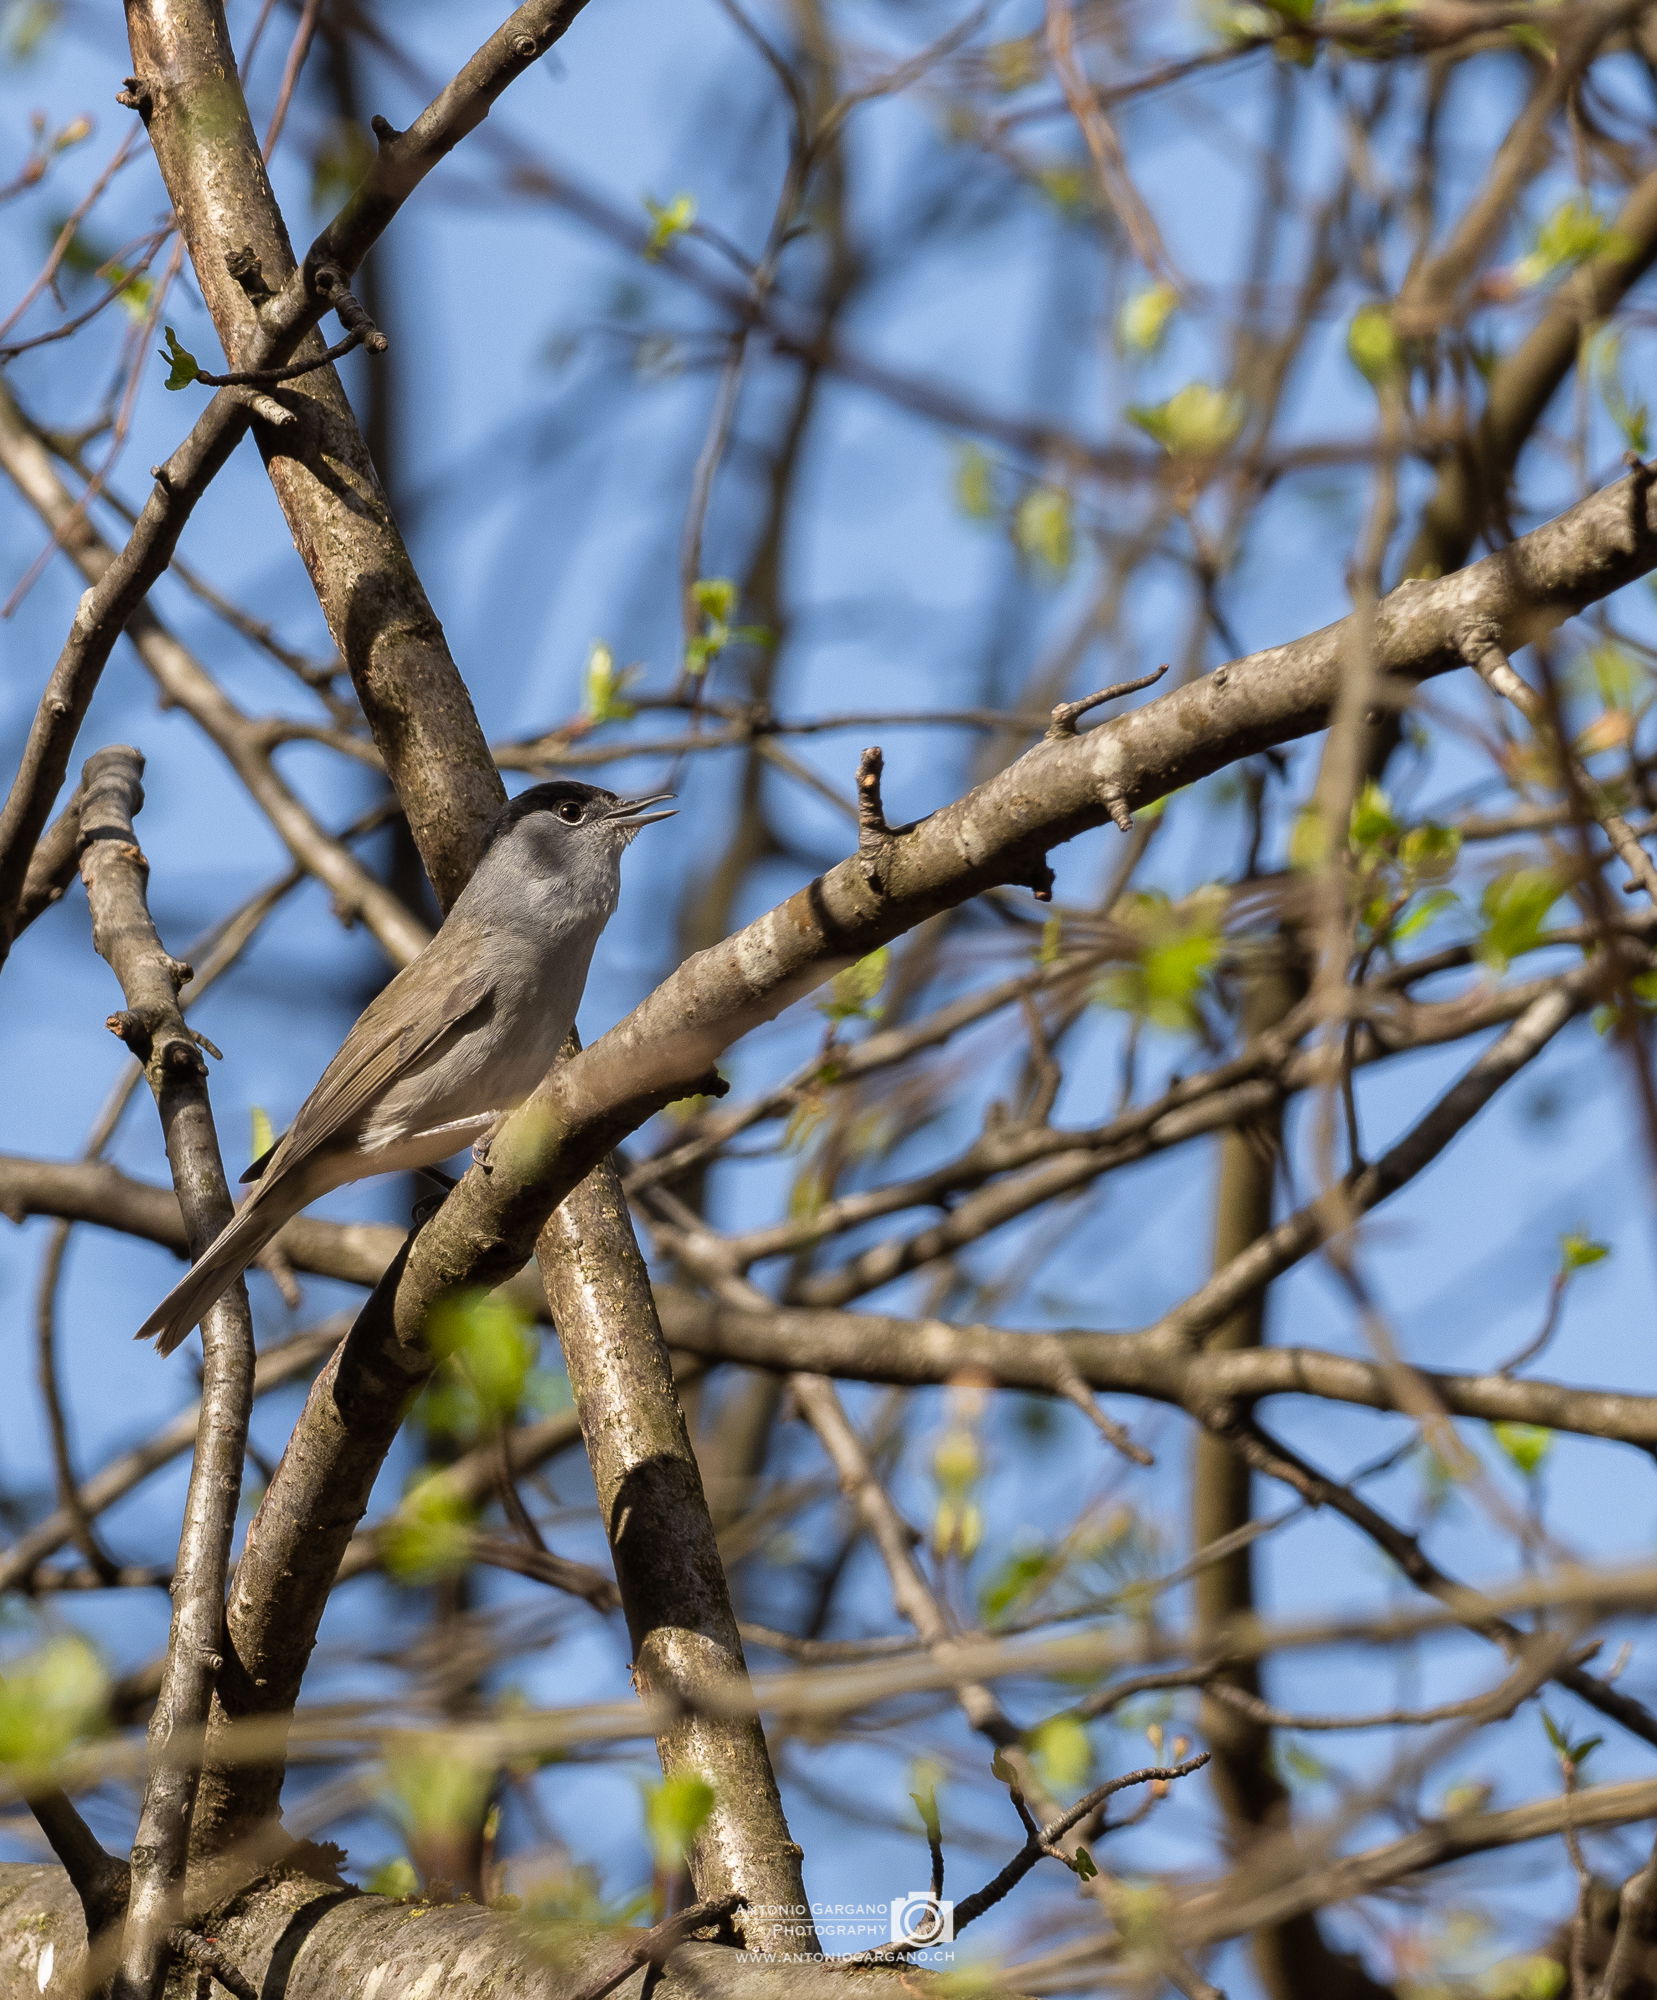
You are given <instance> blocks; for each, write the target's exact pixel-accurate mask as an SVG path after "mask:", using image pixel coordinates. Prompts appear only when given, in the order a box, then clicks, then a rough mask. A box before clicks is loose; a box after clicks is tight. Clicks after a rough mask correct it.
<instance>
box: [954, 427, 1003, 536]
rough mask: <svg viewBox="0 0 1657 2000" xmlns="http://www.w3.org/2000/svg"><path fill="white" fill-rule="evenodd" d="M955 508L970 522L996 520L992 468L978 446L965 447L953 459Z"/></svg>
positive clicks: (986, 456)
mask: <svg viewBox="0 0 1657 2000" xmlns="http://www.w3.org/2000/svg"><path fill="white" fill-rule="evenodd" d="M955 504H956V506H957V507H959V508H960V510H961V512H962V513H963V514H965V515H966V517H967V519H968V520H969V521H993V520H994V519H995V464H994V461H993V460H992V459H991V457H990V455H989V453H988V452H987V451H985V450H984V449H983V447H982V446H981V445H976V444H964V445H962V447H961V449H960V450H959V451H958V452H957V453H956V455H955Z"/></svg>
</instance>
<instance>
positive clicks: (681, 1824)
mask: <svg viewBox="0 0 1657 2000" xmlns="http://www.w3.org/2000/svg"><path fill="white" fill-rule="evenodd" d="M713 1808H714V1789H713V1786H712V1785H710V1784H709V1783H708V1781H707V1779H706V1778H702V1777H698V1776H697V1775H696V1773H695V1772H694V1771H675V1772H674V1773H673V1775H672V1776H671V1777H669V1778H664V1779H663V1780H662V1782H661V1783H660V1784H659V1785H647V1786H646V1787H645V1794H644V1827H645V1833H646V1835H647V1837H648V1839H649V1841H650V1851H651V1853H652V1854H653V1855H654V1856H655V1858H656V1865H657V1867H658V1868H661V1869H663V1870H667V1869H671V1868H678V1867H679V1866H681V1864H682V1863H683V1862H684V1860H685V1858H686V1856H687V1855H688V1854H689V1853H690V1850H691V1848H692V1846H693V1845H694V1844H695V1841H696V1836H697V1835H698V1834H699V1833H700V1832H701V1831H702V1829H703V1827H704V1826H706V1825H707V1823H708V1816H709V1814H710V1813H712V1811H713Z"/></svg>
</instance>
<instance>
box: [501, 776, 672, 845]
mask: <svg viewBox="0 0 1657 2000" xmlns="http://www.w3.org/2000/svg"><path fill="white" fill-rule="evenodd" d="M672 797H673V794H672V793H671V792H652V793H651V794H650V795H649V797H648V798H642V799H624V798H619V797H618V796H617V795H616V794H615V793H614V792H607V791H605V789H604V787H603V786H602V785H584V784H582V783H581V782H580V780H579V779H576V778H554V779H552V780H551V781H550V782H549V783H547V784H544V785H531V786H530V788H529V789H528V791H526V792H520V793H519V794H518V796H517V797H516V798H515V799H510V800H509V801H508V802H507V803H506V804H505V805H504V806H503V807H502V808H501V810H500V813H499V815H498V817H497V818H496V820H495V824H494V825H493V826H492V827H491V828H490V829H489V840H488V843H487V845H488V846H490V847H493V846H494V844H495V842H496V841H497V840H499V839H500V838H501V837H502V835H503V834H507V833H510V832H511V831H512V829H513V828H514V827H515V826H519V825H521V824H522V823H523V821H525V820H527V819H534V818H538V817H539V816H540V815H542V814H545V815H546V816H547V818H548V819H549V820H550V821H552V822H554V823H556V824H558V825H560V826H567V827H569V828H570V829H571V830H572V831H573V830H574V829H575V828H577V827H586V828H591V829H593V830H595V831H596V830H598V829H601V828H602V829H603V830H604V831H605V832H607V833H612V834H615V833H619V834H620V835H621V836H622V838H623V840H624V841H626V840H631V839H632V837H633V835H634V834H635V833H637V832H638V830H639V828H640V827H641V826H649V825H650V824H651V823H652V822H653V821H655V820H659V819H671V818H672V817H673V814H674V811H675V808H674V807H672V806H669V807H667V809H666V810H665V811H656V812H652V811H651V810H650V808H651V807H652V806H656V807H660V806H661V805H662V802H663V800H664V799H670V798H672Z"/></svg>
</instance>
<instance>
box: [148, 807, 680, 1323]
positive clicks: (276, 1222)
mask: <svg viewBox="0 0 1657 2000" xmlns="http://www.w3.org/2000/svg"><path fill="white" fill-rule="evenodd" d="M671 796H672V794H671V793H669V792H657V793H654V794H653V795H652V796H651V797H649V798H645V799H618V798H617V797H616V795H615V793H614V792H606V791H601V790H600V789H599V787H598V786H596V785H581V784H575V783H572V782H569V781H567V780H559V781H557V782H555V783H552V784H547V785H534V786H532V787H531V788H530V789H529V790H528V791H527V792H522V793H520V794H519V795H518V797H517V798H515V799H514V800H513V801H512V802H511V804H510V805H508V806H507V807H505V809H504V810H503V811H502V812H501V814H500V816H499V818H498V819H497V820H496V821H495V823H494V825H493V826H492V827H491V828H490V831H489V838H488V841H487V843H486V846H485V848H484V853H483V858H482V859H481V860H480V861H479V862H478V865H477V868H476V869H475V871H474V872H473V875H472V879H471V880H470V881H469V882H468V883H467V884H466V887H465V888H464V889H463V890H462V891H461V892H460V894H459V896H458V897H457V898H456V899H455V904H454V907H453V909H451V910H450V912H449V914H448V916H447V917H446V918H445V919H444V921H443V926H442V928H441V929H440V930H439V931H438V933H437V935H436V936H435V937H434V938H433V939H432V941H431V943H430V944H428V945H427V946H426V948H425V950H424V951H423V952H421V954H420V956H419V957H418V958H416V959H415V960H414V961H413V962H412V963H411V964H409V965H406V966H405V967H404V968H403V970H402V971H401V972H399V973H398V974H397V976H396V978H395V979H393V980H392V981H391V983H390V985H389V986H387V987H386V988H385V990H384V992H382V993H380V994H379V995H378V996H377V997H376V998H375V999H373V1000H371V1001H370V1002H369V1003H368V1005H367V1006H366V1007H365V1008H364V1009H363V1011H362V1014H361V1015H360V1017H359V1018H358V1020H357V1024H356V1026H355V1027H354V1028H353V1029H352V1030H351V1032H350V1034H348V1035H347V1036H346V1038H345V1041H344V1044H343V1045H342V1047H341V1049H340V1052H339V1054H338V1055H337V1056H335V1057H334V1059H333V1061H332V1062H331V1063H330V1064H329V1065H328V1067H327V1068H326V1069H325V1070H324V1071H323V1073H322V1080H321V1082H319V1083H318V1085H317V1087H316V1088H315V1090H313V1091H312V1092H311V1094H310V1096H309V1097H307V1098H306V1100H305V1102H304V1103H303V1104H302V1105H301V1106H300V1108H299V1115H298V1117H296V1118H295V1119H294V1121H293V1123H292V1124H291V1125H290V1126H289V1127H288V1129H287V1131H286V1132H285V1133H283V1135H282V1137H281V1138H280V1139H279V1140H278V1141H277V1143H276V1144H275V1145H274V1146H272V1147H271V1149H270V1150H269V1152H267V1153H266V1154H265V1155H264V1156H263V1157H262V1158H261V1159H257V1160H255V1161H254V1163H253V1165H252V1166H251V1167H249V1168H248V1170H247V1172H246V1173H245V1174H243V1176H242V1179H243V1180H244V1181H252V1182H253V1183H254V1187H253V1192H252V1193H251V1194H250V1195H249V1196H248V1198H247V1200H246V1201H244V1202H243V1204H242V1205H241V1207H240V1208H239V1209H238V1210H237V1211H236V1213H235V1215H234V1216H233V1217H232V1219H231V1220H230V1221H229V1222H228V1223H226V1224H225V1226H224V1228H223V1229H222V1230H221V1231H220V1232H219V1234H218V1235H217V1236H216V1237H215V1238H214V1239H213V1241H212V1242H211V1243H210V1244H209V1245H208V1246H207V1248H206V1250H205V1251H203V1253H202V1255H201V1256H200V1257H199V1258H198V1259H197V1261H196V1262H195V1263H194V1264H193V1265H192V1266H191V1268H190V1270H189V1272H188V1273H187V1274H186V1275H185V1276H184V1277H183V1278H182V1279H180V1281H179V1282H178V1284H176V1285H175V1286H174V1287H173V1289H172V1290H171V1291H170V1292H169V1293H168V1294H167V1296H166V1297H165V1298H164V1299H163V1300H162V1301H161V1303H160V1305H158V1306H157V1307H156V1309H155V1311H154V1312H152V1313H151V1314H150V1316H149V1318H148V1319H147V1320H145V1322H144V1324H143V1325H142V1326H141V1327H140V1328H139V1329H138V1334H137V1338H138V1339H139V1340H146V1339H149V1338H151V1337H153V1338H154V1340H155V1343H156V1345H157V1347H158V1348H159V1349H160V1351H161V1352H162V1353H163V1354H171V1353H172V1351H173V1349H174V1348H175V1347H177V1345H178V1344H179V1342H180V1341H181V1340H182V1339H183V1338H184V1336H185V1335H186V1334H187V1333H188V1332H189V1331H190V1329H191V1327H193V1326H195V1325H196V1324H197V1323H198V1322H199V1321H200V1319H201V1317H202V1315H203V1313H205V1312H206V1311H207V1309H208V1307H209V1306H211V1305H212V1304H213V1303H214V1301H215V1300H217V1299H218V1298H220V1297H221V1296H222V1295H223V1293H224V1292H225V1291H226V1290H227V1289H228V1287H229V1286H230V1285H232V1284H233V1283H234V1282H235V1280H236V1279H237V1278H238V1277H239V1276H240V1275H241V1273H242V1272H243V1271H245V1270H246V1269H247V1267H248V1265H249V1264H251V1263H252V1261H253V1260H254V1258H255V1257H257V1256H258V1254H259V1252H260V1251H261V1250H262V1249H263V1248H264V1247H265V1245H266V1244H267V1243H268V1242H269V1241H270V1240H271V1238H272V1237H273V1236H274V1235H275V1234H276V1232H277V1231H278V1230H279V1229H280V1228H281V1227H282V1225H283V1223H285V1222H287V1221H288V1220H290V1218H292V1217H293V1216H295V1215H297V1214H298V1213H299V1211H300V1210H301V1209H302V1208H304V1207H305V1206H306V1205H307V1204H308V1203H310V1202H313V1201H315V1200H316V1198H317V1196H318V1195H323V1194H326V1193H327V1192H328V1191H329V1189H330V1188H337V1187H341V1186H343V1185H344V1183H345V1182H347V1181H356V1180H362V1179H364V1178H365V1177H366V1176H368V1175H369V1174H389V1173H398V1172H404V1171H407V1170H408V1169H411V1168H416V1167H431V1166H435V1165H436V1164H437V1163H438V1161H440V1160H446V1159H447V1158H448V1157H449V1156H450V1154H451V1153H457V1152H459V1151H460V1150H461V1148H462V1147H464V1146H477V1147H480V1148H481V1147H482V1145H483V1144H484V1143H485V1142H486V1141H487V1138H488V1136H489V1134H490V1133H491V1132H492V1130H493V1129H494V1127H495V1126H496V1124H497V1123H498V1122H499V1121H500V1119H501V1118H502V1117H503V1116H504V1115H505V1114H506V1113H507V1112H508V1111H510V1110H512V1109H513V1108H514V1107H515V1106H517V1105H519V1104H522V1103H523V1101H524V1099H525V1098H526V1097H528V1095H529V1094H530V1092H531V1091H532V1090H533V1089H534V1088H535V1086H536V1084H538V1083H539V1082H540V1081H541V1079H542V1077H543V1076H545V1075H546V1073H547V1071H548V1070H549V1069H550V1068H551V1067H552V1064H553V1063H554V1061H555V1060H556V1059H557V1056H558V1051H559V1050H560V1049H561V1048H562V1047H563V1044H564V1037H565V1036H566V1035H567V1034H568V1033H569V1031H570V1028H571V1026H572V1024H573V1023H574V1020H575V1010H576V1008H577V1006H578V1005H579V1004H580V1000H581V989H582V987H583V986H584V985H585V984H586V982H587V967H588V965H589V963H590V962H591V959H592V955H593V947H594V945H596V944H597V943H598V934H599V932H600V931H602V930H603V928H604V926H605V924H606V923H607V922H608V921H609V918H610V913H611V911H613V910H614V909H615V907H616V897H617V894H618V892H619V890H620V886H621V857H622V853H623V851H624V850H625V848H626V847H627V844H628V842H629V841H630V840H632V838H633V836H634V834H636V833H637V832H638V830H639V828H640V827H641V826H649V825H650V823H651V822H652V821H653V820H659V819H669V818H671V817H672V812H671V809H664V810H659V811H655V812H652V811H651V810H650V808H651V807H652V806H656V807H659V806H660V805H661V802H662V800H663V799H666V798H670V797H671Z"/></svg>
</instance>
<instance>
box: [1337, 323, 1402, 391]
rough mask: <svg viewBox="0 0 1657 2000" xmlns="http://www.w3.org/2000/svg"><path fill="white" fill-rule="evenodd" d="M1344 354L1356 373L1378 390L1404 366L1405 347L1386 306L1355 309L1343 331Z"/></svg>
mask: <svg viewBox="0 0 1657 2000" xmlns="http://www.w3.org/2000/svg"><path fill="white" fill-rule="evenodd" d="M1346 351H1347V354H1348V356H1349V357H1350V358H1351V361H1352V365H1353V367H1354V368H1356V369H1357V371H1358V373H1359V374H1360V375H1362V376H1363V377H1364V379H1365V380H1366V381H1367V382H1370V383H1373V384H1374V385H1375V386H1376V387H1377V388H1379V386H1380V385H1381V384H1382V383H1383V382H1387V381H1390V380H1392V378H1393V377H1394V376H1396V375H1397V374H1398V372H1399V370H1400V369H1401V368H1402V367H1403V365H1404V344H1403V342H1402V341H1401V340H1400V339H1399V338H1398V329H1397V328H1396V327H1395V326H1394V325H1393V323H1392V314H1391V313H1390V312H1388V310H1387V308H1386V307H1385V306H1378V305H1367V306H1360V307H1359V308H1358V310H1357V311H1356V312H1355V313H1354V314H1353V315H1352V320H1351V324H1350V325H1349V326H1348V327H1347V329H1346Z"/></svg>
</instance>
